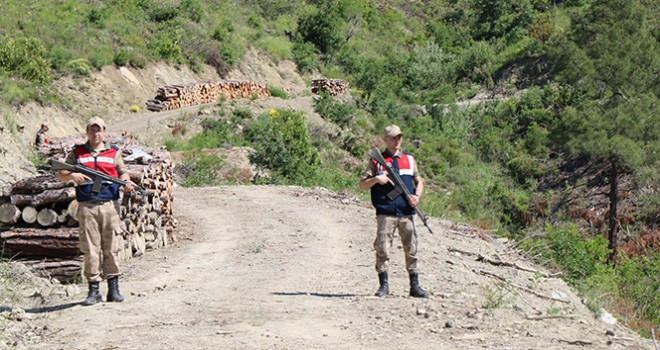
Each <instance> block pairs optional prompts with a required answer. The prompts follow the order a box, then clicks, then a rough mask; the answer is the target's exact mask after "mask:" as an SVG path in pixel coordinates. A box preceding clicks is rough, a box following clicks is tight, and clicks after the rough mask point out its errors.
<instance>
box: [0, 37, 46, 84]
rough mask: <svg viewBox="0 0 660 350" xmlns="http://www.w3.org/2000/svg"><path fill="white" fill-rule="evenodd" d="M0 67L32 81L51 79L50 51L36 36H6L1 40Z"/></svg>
mask: <svg viewBox="0 0 660 350" xmlns="http://www.w3.org/2000/svg"><path fill="white" fill-rule="evenodd" d="M0 67H3V68H4V69H5V70H7V71H8V72H9V73H12V74H16V75H17V76H19V77H22V78H25V79H27V80H30V81H36V82H42V83H43V82H49V81H50V80H51V77H50V67H51V62H50V59H48V52H47V51H46V49H45V48H44V47H43V45H42V44H41V41H39V39H36V38H19V39H13V38H6V37H5V38H4V40H2V41H1V42H0Z"/></svg>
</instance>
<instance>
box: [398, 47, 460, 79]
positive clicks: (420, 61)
mask: <svg viewBox="0 0 660 350" xmlns="http://www.w3.org/2000/svg"><path fill="white" fill-rule="evenodd" d="M453 60H454V57H453V55H451V54H446V53H444V52H443V51H442V49H441V48H440V47H439V46H438V45H437V44H435V43H433V42H431V43H428V44H427V45H426V46H423V47H420V46H416V47H415V48H414V49H413V52H412V54H411V55H410V62H409V63H408V64H407V65H406V66H407V67H408V85H409V86H410V87H412V88H414V89H415V90H426V89H431V88H434V87H435V86H438V85H441V84H443V83H445V82H448V81H453V77H454V73H453V72H452V71H451V65H450V63H451V62H452V61H453Z"/></svg>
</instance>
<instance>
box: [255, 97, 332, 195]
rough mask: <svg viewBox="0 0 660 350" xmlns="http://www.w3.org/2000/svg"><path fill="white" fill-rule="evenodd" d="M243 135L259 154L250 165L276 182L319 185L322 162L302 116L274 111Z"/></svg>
mask: <svg viewBox="0 0 660 350" xmlns="http://www.w3.org/2000/svg"><path fill="white" fill-rule="evenodd" d="M243 133H244V135H245V137H246V139H247V140H249V141H250V142H251V143H252V145H253V147H254V148H255V150H256V152H255V153H253V154H251V155H250V161H251V162H253V163H254V164H256V165H257V166H258V167H261V168H265V169H268V170H269V171H271V172H272V179H273V181H274V182H283V183H295V184H301V185H303V184H310V183H312V184H313V183H315V180H316V175H317V171H318V167H319V165H320V164H321V158H320V155H319V152H318V150H317V149H316V148H315V147H314V145H313V144H312V139H311V136H310V135H309V132H308V130H307V126H306V124H305V118H304V115H303V114H302V113H296V112H292V111H285V110H272V111H271V112H270V113H268V114H263V115H261V116H260V117H259V118H258V119H257V120H256V121H254V122H253V123H251V124H249V125H248V127H247V128H245V130H244V131H243Z"/></svg>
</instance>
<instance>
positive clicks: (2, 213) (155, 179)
mask: <svg viewBox="0 0 660 350" xmlns="http://www.w3.org/2000/svg"><path fill="white" fill-rule="evenodd" d="M109 139H110V140H112V141H113V143H115V144H117V145H118V146H119V147H120V148H121V149H122V156H123V158H124V162H125V163H126V167H127V170H128V173H129V175H130V177H131V181H133V182H134V183H136V184H138V185H140V186H141V187H143V188H145V189H147V190H149V194H146V195H142V194H139V193H136V192H132V193H129V192H125V193H123V194H122V197H121V198H120V200H119V201H118V204H119V211H120V218H121V224H120V227H121V230H122V236H123V239H124V242H123V243H124V244H123V247H122V249H121V250H120V252H119V255H120V258H121V259H122V260H127V259H130V258H131V257H133V256H139V255H142V254H144V252H145V251H146V250H149V249H157V248H159V247H162V246H166V245H167V244H169V243H171V242H173V241H174V240H175V239H176V236H175V232H174V229H175V227H176V220H175V219H174V217H173V212H172V201H173V200H174V197H173V186H174V182H173V171H174V163H173V161H172V160H171V158H170V155H169V152H167V151H165V150H163V149H147V148H138V147H137V146H136V145H134V144H133V143H132V137H129V135H125V134H124V135H115V136H111V137H110V138H109ZM83 142H84V139H82V138H75V137H74V138H66V139H56V140H52V141H51V142H50V144H49V146H47V147H44V148H42V149H41V150H40V151H41V152H42V153H44V154H48V155H50V156H51V157H53V158H55V159H59V160H62V159H63V158H64V157H65V153H66V152H69V151H70V150H71V148H72V147H73V145H75V144H80V143H83ZM77 208H78V202H77V201H76V199H75V187H74V185H73V184H71V183H63V182H61V181H59V180H58V179H57V178H56V177H55V174H54V172H51V171H48V172H46V173H44V174H43V175H39V176H36V177H32V178H26V179H23V180H21V181H18V182H16V183H15V184H13V185H12V186H6V187H4V188H2V191H1V192H0V241H1V244H2V247H3V251H2V253H3V254H4V255H5V256H9V257H12V258H13V259H15V260H16V259H18V260H23V261H24V262H25V263H26V264H27V265H29V266H31V267H32V268H33V269H34V270H35V272H37V273H39V274H41V275H43V276H47V277H52V278H56V279H58V280H60V281H71V280H73V279H74V278H75V276H77V275H80V269H81V266H82V259H81V256H80V255H81V253H80V252H79V250H78V218H77Z"/></svg>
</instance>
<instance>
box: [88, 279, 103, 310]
mask: <svg viewBox="0 0 660 350" xmlns="http://www.w3.org/2000/svg"><path fill="white" fill-rule="evenodd" d="M101 301H103V297H101V292H99V283H98V282H89V291H88V292H87V299H85V301H83V305H94V304H96V303H98V302H101Z"/></svg>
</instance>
